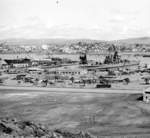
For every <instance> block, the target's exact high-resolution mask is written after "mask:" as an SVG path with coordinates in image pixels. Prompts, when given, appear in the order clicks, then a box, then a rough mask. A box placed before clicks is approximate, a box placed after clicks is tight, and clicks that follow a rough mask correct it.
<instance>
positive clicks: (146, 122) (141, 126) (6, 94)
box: [0, 90, 150, 138]
mask: <svg viewBox="0 0 150 138" xmlns="http://www.w3.org/2000/svg"><path fill="white" fill-rule="evenodd" d="M141 96H142V95H141V94H92V93H82V94H81V93H70V94H69V93H66V94H65V93H47V92H38V93H36V92H27V91H19V90H18V91H15V92H12V91H10V90H5V91H3V92H1V91H0V117H8V118H16V119H17V120H25V121H26V120H28V121H31V122H35V123H41V124H44V125H46V126H47V127H48V128H49V129H50V130H55V129H60V130H62V129H66V130H69V131H72V130H79V131H83V132H88V133H90V134H91V135H92V136H99V137H100V136H114V137H117V136H125V135H133V136H141V135H146V136H147V135H148V136H150V135H149V134H150V106H149V104H145V103H143V102H142V101H141V99H140V97H141ZM139 138H140V137H139Z"/></svg>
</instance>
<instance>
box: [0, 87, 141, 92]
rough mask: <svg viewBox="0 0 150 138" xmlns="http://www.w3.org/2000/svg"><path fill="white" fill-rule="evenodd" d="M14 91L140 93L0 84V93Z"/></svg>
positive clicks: (124, 90)
mask: <svg viewBox="0 0 150 138" xmlns="http://www.w3.org/2000/svg"><path fill="white" fill-rule="evenodd" d="M6 91H9V92H10V93H11V92H12V93H15V92H18V91H26V92H50V93H91V94H92V93H93V94H137V93H139V94H140V93H142V91H141V90H134V89H109V88H106V89H104V88H103V89H101V88H100V89H87V88H46V87H18V86H17V87H14V86H0V93H5V92H6Z"/></svg>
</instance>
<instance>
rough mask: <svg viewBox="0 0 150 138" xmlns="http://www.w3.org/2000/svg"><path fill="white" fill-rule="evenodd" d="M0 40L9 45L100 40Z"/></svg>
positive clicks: (62, 43) (61, 43)
mask: <svg viewBox="0 0 150 138" xmlns="http://www.w3.org/2000/svg"><path fill="white" fill-rule="evenodd" d="M0 42H5V43H6V44H8V45H42V44H57V45H64V44H72V43H77V42H86V43H93V42H100V41H97V40H91V39H6V40H0Z"/></svg>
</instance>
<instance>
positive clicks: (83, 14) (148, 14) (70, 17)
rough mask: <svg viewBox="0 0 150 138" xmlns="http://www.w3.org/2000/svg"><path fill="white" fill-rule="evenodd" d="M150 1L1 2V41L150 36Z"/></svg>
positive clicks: (0, 0) (109, 38)
mask: <svg viewBox="0 0 150 138" xmlns="http://www.w3.org/2000/svg"><path fill="white" fill-rule="evenodd" d="M149 7H150V0H58V4H57V2H56V0H0V39H8V38H27V39H28V38H29V39H30V38H66V39H74V38H75V39H82V38H84V39H85V38H88V39H98V40H116V39H126V38H132V37H145V36H146V37H149V36H150V8H149Z"/></svg>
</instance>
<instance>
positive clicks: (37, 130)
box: [0, 118, 94, 138]
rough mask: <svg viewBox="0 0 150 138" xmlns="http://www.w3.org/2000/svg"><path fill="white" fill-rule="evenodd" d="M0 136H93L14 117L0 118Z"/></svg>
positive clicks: (42, 137) (91, 137)
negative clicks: (51, 127)
mask: <svg viewBox="0 0 150 138" xmlns="http://www.w3.org/2000/svg"><path fill="white" fill-rule="evenodd" d="M0 138H94V137H93V136H91V135H90V134H88V133H84V132H82V131H78V132H77V131H76V132H72V131H69V130H62V129H55V130H50V129H48V127H46V126H44V125H42V124H36V123H33V122H30V121H19V120H16V119H10V118H2V119H0Z"/></svg>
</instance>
